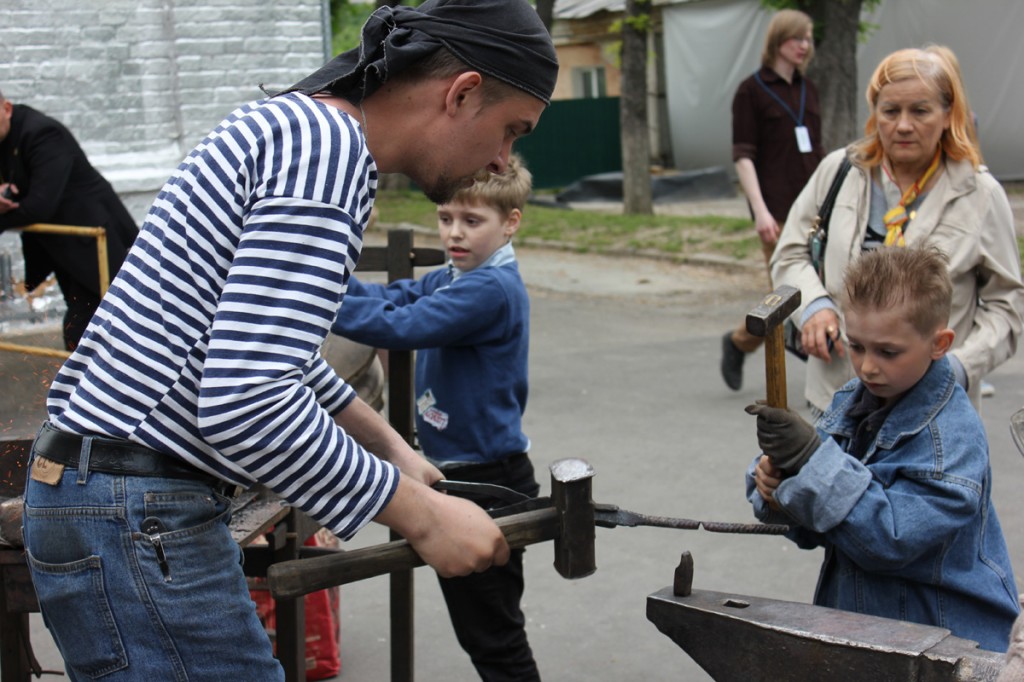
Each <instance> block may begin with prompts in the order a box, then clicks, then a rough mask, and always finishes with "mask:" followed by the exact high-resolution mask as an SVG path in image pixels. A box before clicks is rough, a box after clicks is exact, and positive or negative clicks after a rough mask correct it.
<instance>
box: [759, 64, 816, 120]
mask: <svg viewBox="0 0 1024 682" xmlns="http://www.w3.org/2000/svg"><path fill="white" fill-rule="evenodd" d="M754 80H756V81H757V84H758V85H760V86H761V87H762V88H764V91H765V92H767V93H768V94H769V95H771V97H772V99H774V100H775V101H776V102H778V103H779V106H781V107H782V108H783V109H785V110H786V113H787V114H789V116H790V118H792V119H793V120H794V121H796V124H797V125H798V126H802V125H803V124H804V104H806V103H807V81H805V80H804V79H803V78H801V79H800V115H799V116H797V115H796V114H794V113H793V110H792V109H790V108H789V105H788V104H786V102H785V101H783V99H782V98H781V97H779V96H778V95H777V94H776V93H775V91H774V90H772V89H771V88H769V87H768V86H767V85H765V82H764V81H763V80H761V72H760V71H755V72H754Z"/></svg>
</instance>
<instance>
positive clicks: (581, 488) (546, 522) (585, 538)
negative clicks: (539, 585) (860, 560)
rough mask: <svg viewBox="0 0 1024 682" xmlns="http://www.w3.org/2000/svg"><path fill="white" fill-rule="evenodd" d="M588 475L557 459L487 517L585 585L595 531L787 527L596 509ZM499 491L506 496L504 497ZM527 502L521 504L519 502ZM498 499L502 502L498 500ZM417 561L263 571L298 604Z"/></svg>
mask: <svg viewBox="0 0 1024 682" xmlns="http://www.w3.org/2000/svg"><path fill="white" fill-rule="evenodd" d="M593 476H594V469H593V468H592V467H591V466H590V464H588V463H587V462H586V461H584V460H582V459H560V460H558V461H556V462H555V463H553V464H552V465H551V497H550V498H536V499H519V500H518V501H515V502H513V503H512V504H511V505H507V506H503V507H499V508H497V509H494V510H491V512H490V513H491V515H492V516H493V517H494V518H495V523H497V525H498V527H499V528H501V530H502V532H503V533H504V535H505V539H506V541H507V542H508V544H509V546H510V547H512V548H519V547H525V546H527V545H531V544H535V543H538V542H544V541H546V540H554V541H555V561H554V566H555V570H557V571H558V573H559V575H561V576H562V577H564V578H568V579H574V578H583V577H586V576H588V575H590V574H591V573H593V572H594V571H595V570H596V568H597V567H596V564H595V560H594V541H595V526H602V527H606V528H612V527H615V526H640V525H643V526H656V527H662V528H679V529H686V530H696V529H699V528H703V529H705V530H708V531H711V532H718V533H752V534H761V535H764V534H781V533H785V532H786V531H787V530H788V529H789V528H788V526H779V525H766V524H760V523H751V524H739V523H720V522H710V521H696V520H692V519H680V518H672V517H666V516H649V515H646V514H638V513H636V512H630V511H626V510H623V509H619V508H618V507H616V506H614V505H609V504H595V503H594V501H593V499H592V498H591V489H592V478H593ZM439 487H441V488H447V489H448V490H456V489H458V490H459V491H460V492H476V493H483V494H485V495H486V494H491V496H492V497H497V495H498V494H499V493H500V494H501V495H502V496H504V499H506V500H508V499H518V498H514V497H513V498H510V497H508V495H506V493H512V494H513V495H520V494H519V493H515V491H509V490H508V489H507V488H502V487H501V486H491V485H486V484H472V483H462V482H448V483H442V484H441V485H440V486H439ZM502 491H505V492H502ZM521 497H525V496H521ZM499 499H502V498H499ZM423 564H424V562H423V560H422V559H420V557H419V555H417V554H416V552H415V551H414V550H413V549H412V547H411V546H410V545H409V543H408V542H406V541H405V540H400V541H397V542H389V543H386V544H383V545H375V546H372V547H365V548H362V549H356V550H352V551H336V553H332V554H330V555H326V556H318V557H313V558H309V559H299V560H295V561H284V562H281V563H278V564H274V565H273V566H271V567H270V568H269V569H268V571H267V577H268V579H269V583H270V589H271V591H272V592H273V594H274V596H275V597H276V598H279V599H280V598H294V597H299V596H302V595H304V594H308V593H310V592H315V591H316V590H321V589H324V588H327V587H333V586H334V585H343V584H346V583H351V582H355V581H357V580H363V579H365V578H372V577H374V576H377V575H383V574H385V573H391V572H392V571H400V570H407V569H410V568H414V567H416V566H422V565H423Z"/></svg>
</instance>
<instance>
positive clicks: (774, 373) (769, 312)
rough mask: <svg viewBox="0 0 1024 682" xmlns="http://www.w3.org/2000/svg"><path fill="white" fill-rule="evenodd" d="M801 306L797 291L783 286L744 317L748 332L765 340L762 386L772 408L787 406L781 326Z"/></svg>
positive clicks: (784, 355)
mask: <svg viewBox="0 0 1024 682" xmlns="http://www.w3.org/2000/svg"><path fill="white" fill-rule="evenodd" d="M799 305H800V290H799V289H797V288H796V287H791V286H788V285H785V284H783V285H782V286H780V287H778V288H777V289H776V290H775V291H773V292H772V293H770V294H768V295H766V296H765V297H764V298H763V299H761V302H760V303H758V304H757V307H756V308H754V309H753V310H751V311H750V312H749V313H747V331H748V332H750V333H751V334H753V335H754V336H761V337H764V371H765V385H766V387H767V390H768V404H769V405H770V406H771V407H787V405H786V343H785V339H784V337H783V323H785V321H786V318H787V317H789V316H790V314H791V313H792V312H793V311H794V310H796V309H797V306H799Z"/></svg>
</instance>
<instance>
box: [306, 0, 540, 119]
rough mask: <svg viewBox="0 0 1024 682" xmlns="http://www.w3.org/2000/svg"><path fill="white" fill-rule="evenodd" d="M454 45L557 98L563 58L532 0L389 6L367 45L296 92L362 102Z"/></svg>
mask: <svg viewBox="0 0 1024 682" xmlns="http://www.w3.org/2000/svg"><path fill="white" fill-rule="evenodd" d="M440 47H446V48H448V50H449V51H451V53H452V54H454V55H455V56H456V57H457V58H458V59H460V60H461V61H463V62H465V63H466V64H468V65H469V66H470V67H472V68H473V69H475V70H477V71H480V72H481V73H484V74H486V75H488V76H492V77H494V78H497V79H498V80H501V81H504V82H505V83H508V84H509V85H513V86H515V87H517V88H519V89H520V90H524V91H525V92H527V93H529V94H531V95H533V96H534V97H536V98H538V99H540V100H541V101H543V102H544V103H545V104H548V103H550V101H551V92H552V91H553V90H554V89H555V79H556V78H557V76H558V59H557V57H556V56H555V48H554V46H553V45H552V44H551V36H549V35H548V32H547V29H545V28H544V24H543V23H541V20H540V17H539V16H538V15H537V11H536V10H535V9H533V7H531V6H530V4H529V3H528V2H526V0H428V1H427V2H425V3H423V4H422V5H420V6H419V7H404V6H401V5H399V6H398V7H381V8H379V9H377V10H376V11H375V12H374V13H373V14H371V15H370V18H369V19H367V21H366V24H364V25H363V32H362V39H361V40H360V43H359V47H357V48H355V49H352V50H349V51H348V52H342V53H341V54H339V55H338V56H337V57H335V58H334V59H332V60H331V61H329V62H328V63H327V64H325V65H324V66H323V67H321V68H320V69H319V70H317V71H316V72H314V73H312V74H311V75H309V76H307V77H306V78H303V79H302V80H301V81H299V82H298V83H296V84H295V85H293V86H292V87H291V88H289V89H288V91H289V92H294V91H298V92H301V93H304V94H307V95H311V94H313V93H316V92H323V91H329V92H331V93H332V94H334V95H338V96H340V97H344V98H345V99H348V100H349V101H354V102H358V101H361V100H362V99H364V98H366V97H368V96H369V95H371V94H372V93H373V92H374V91H375V90H377V88H379V87H380V86H381V85H382V84H383V83H384V82H385V81H386V80H388V77H389V75H390V74H391V73H400V72H401V71H403V70H404V69H406V68H408V67H409V66H410V65H411V64H414V63H416V62H418V61H419V60H421V59H423V58H425V57H427V56H429V55H431V54H433V53H434V52H435V51H436V50H437V49H438V48H440Z"/></svg>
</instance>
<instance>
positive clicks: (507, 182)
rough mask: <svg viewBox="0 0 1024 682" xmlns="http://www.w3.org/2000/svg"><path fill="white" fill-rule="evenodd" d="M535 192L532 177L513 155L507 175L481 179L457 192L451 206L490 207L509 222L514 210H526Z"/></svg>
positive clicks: (505, 173)
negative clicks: (455, 204)
mask: <svg viewBox="0 0 1024 682" xmlns="http://www.w3.org/2000/svg"><path fill="white" fill-rule="evenodd" d="M532 189H533V175H531V174H530V171H529V170H527V168H526V165H525V164H524V163H523V160H522V158H520V157H519V155H518V154H511V155H509V157H508V167H507V168H505V172H504V173H501V174H500V175H499V174H497V173H486V176H485V177H478V178H477V181H476V182H475V183H473V186H472V187H467V188H465V189H461V190H459V191H458V192H456V193H455V196H454V197H452V199H451V201H450V202H449V203H460V204H470V205H484V206H489V207H491V208H493V209H494V210H495V211H497V212H498V213H500V214H501V215H502V217H504V218H507V217H508V216H509V215H511V213H512V211H513V210H514V209H519V210H520V211H522V210H523V207H524V206H526V200H527V199H529V198H530V192H531V191H532Z"/></svg>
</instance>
